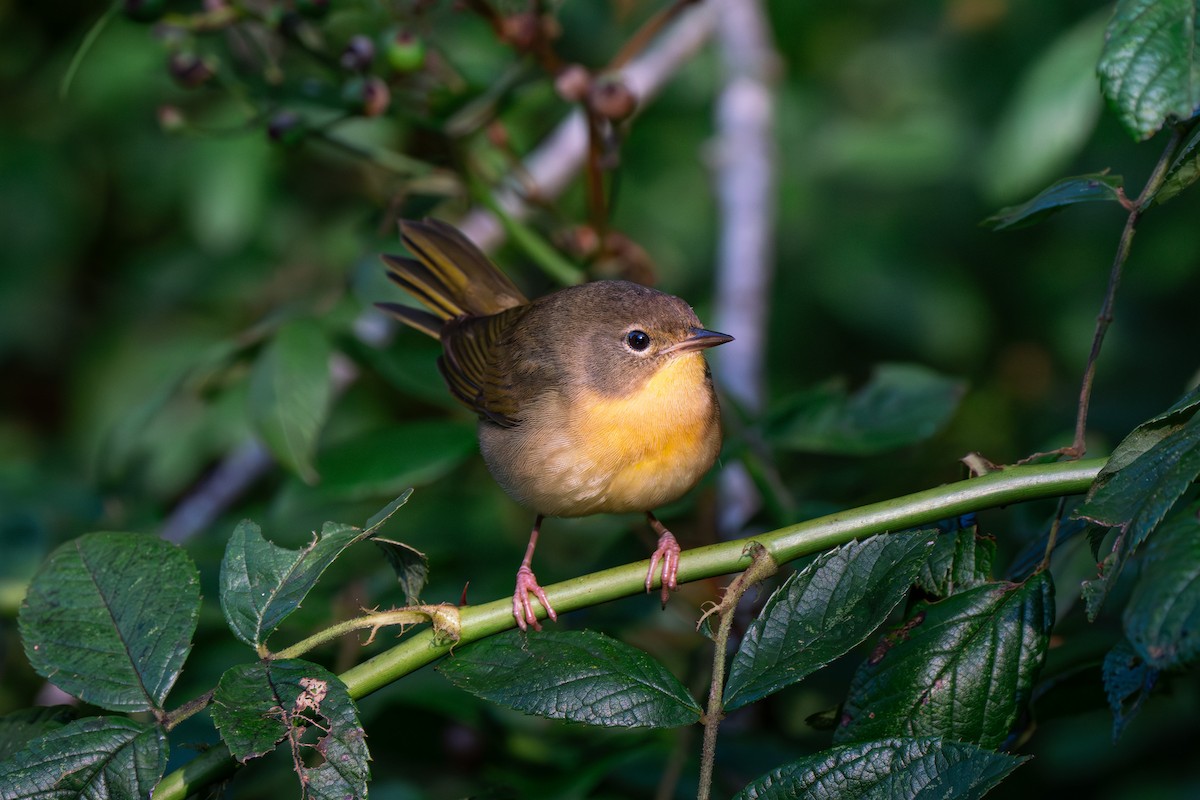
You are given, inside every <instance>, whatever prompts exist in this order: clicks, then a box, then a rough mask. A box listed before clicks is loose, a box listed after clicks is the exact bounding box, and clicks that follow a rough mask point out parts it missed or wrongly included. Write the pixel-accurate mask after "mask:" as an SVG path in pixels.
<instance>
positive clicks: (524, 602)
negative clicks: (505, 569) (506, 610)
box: [513, 564, 558, 631]
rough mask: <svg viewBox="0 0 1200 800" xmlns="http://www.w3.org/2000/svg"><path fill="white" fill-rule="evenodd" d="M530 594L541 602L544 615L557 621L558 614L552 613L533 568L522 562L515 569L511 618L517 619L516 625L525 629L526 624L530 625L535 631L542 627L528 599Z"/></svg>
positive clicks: (552, 610) (531, 602) (552, 609)
mask: <svg viewBox="0 0 1200 800" xmlns="http://www.w3.org/2000/svg"><path fill="white" fill-rule="evenodd" d="M531 594H532V595H533V596H534V597H536V598H537V599H538V602H539V603H541V604H542V608H544V609H546V616H548V617H549V618H550V619H552V620H554V621H556V622H557V621H558V614H555V613H554V608H553V607H552V606H551V605H550V601H549V600H547V599H546V592H545V591H543V590H542V587H541V586H540V585H538V582H537V578H536V577H535V576H534V574H533V570H531V569H530V568H529V567H528V566H526V565H524V564H522V565H521V568H520V569H519V570H517V589H516V591H515V592H513V619H515V620H516V621H517V627H518V628H520V629H521V630H527V629H528V626H530V625H532V626H533V629H534V630H535V631H540V630H541V629H542V626H541V625H539V624H538V620H537V613H536V612H535V611H534V609H533V601H532V600H530V599H529V595H531Z"/></svg>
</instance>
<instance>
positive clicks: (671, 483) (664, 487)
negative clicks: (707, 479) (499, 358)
mask: <svg viewBox="0 0 1200 800" xmlns="http://www.w3.org/2000/svg"><path fill="white" fill-rule="evenodd" d="M541 403H542V404H544V405H542V407H541V408H536V407H535V408H533V409H531V410H530V413H528V414H525V415H523V416H524V417H525V419H524V421H523V422H522V423H521V425H519V426H518V427H515V428H501V427H499V426H496V425H493V424H491V423H481V424H480V430H479V434H480V435H479V439H480V446H481V449H482V451H483V457H484V460H485V461H486V462H487V464H488V468H489V469H490V470H491V472H492V475H493V476H494V477H495V478H496V481H497V482H498V483H499V484H500V485H501V486H502V487H504V489H505V491H506V492H508V494H509V495H510V496H511V497H513V499H515V500H516V501H517V502H519V503H521V504H522V505H525V506H527V507H528V508H530V509H533V510H534V511H536V512H538V513H541V514H546V515H549V516H558V517H578V516H586V515H588V514H597V513H622V512H628V511H649V510H652V509H654V508H657V507H659V506H661V505H663V504H665V503H669V502H671V501H673V500H675V499H676V498H678V497H679V496H680V495H682V494H683V493H684V492H686V491H687V490H688V489H690V488H692V487H693V486H695V485H696V483H697V482H698V481H699V480H700V478H701V477H702V476H703V475H704V473H705V472H706V471H707V470H708V468H709V467H711V466H712V464H713V462H714V461H715V460H716V457H717V454H718V452H719V451H720V447H721V431H720V422H719V417H718V413H717V409H716V398H715V395H714V393H713V390H712V384H711V382H710V381H709V379H708V377H707V374H706V371H705V366H704V360H703V357H702V356H700V355H699V354H698V353H697V354H689V355H687V356H683V357H681V358H679V359H677V360H676V361H674V362H672V363H671V364H668V365H667V366H665V367H664V368H663V369H661V370H660V371H659V372H658V373H656V374H655V376H654V377H653V378H651V379H650V380H649V381H647V383H646V384H645V385H644V386H643V387H642V388H641V389H640V390H639V391H637V392H636V393H634V394H633V395H631V396H629V397H624V398H613V397H608V396H605V395H601V394H584V395H582V396H579V397H577V398H576V399H575V400H574V401H573V402H570V403H567V402H566V401H565V399H564V398H562V397H561V396H558V395H554V396H552V397H546V398H543V399H542V401H541Z"/></svg>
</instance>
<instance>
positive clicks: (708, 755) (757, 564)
mask: <svg viewBox="0 0 1200 800" xmlns="http://www.w3.org/2000/svg"><path fill="white" fill-rule="evenodd" d="M743 552H746V553H749V555H750V566H749V567H747V568H746V571H745V572H743V573H741V574H740V575H738V576H737V577H736V578H734V579H733V581H731V582H730V584H729V587H728V588H727V589H726V590H725V596H724V597H722V598H721V602H720V604H718V605H716V606H713V607H712V608H710V609H709V610H708V611H705V612H704V616H702V617H700V622H704V620H705V618H706V617H709V616H711V615H713V614H716V615H718V617H719V618H720V622H719V623H718V625H717V630H716V633H715V634H714V635H713V651H714V652H713V668H712V684H711V685H710V686H709V690H708V708H707V709H705V712H704V745H703V746H702V747H701V749H700V784H699V785H700V789H699V791H698V792H696V800H708V798H709V796H710V795H711V794H712V778H713V767H714V766H715V765H716V763H717V729H718V728H719V727H720V726H721V720H723V719H724V718H725V708H724V706H723V705H722V703H721V694H722V692H723V691H724V689H725V661H726V658H727V653H726V651H727V650H728V648H729V631H730V629H731V628H732V627H733V619H734V615H735V613H736V612H737V607H738V603H739V602H740V601H741V599H742V598H743V597H744V596H745V594H746V592H747V591H749V590H750V588H751V587H752V586H755V585H757V584H759V583H761V582H762V581H764V580H765V579H767V578H769V577H771V576H772V575H774V574H775V573H776V572H778V571H779V565H778V564H777V563H775V559H774V558H772V557H771V553H770V552H768V550H767V548H765V547H763V546H762V545H761V544H759V543H758V542H750V543H749V544H747V545H746V548H745V550H744V551H743Z"/></svg>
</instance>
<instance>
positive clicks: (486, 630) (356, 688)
mask: <svg viewBox="0 0 1200 800" xmlns="http://www.w3.org/2000/svg"><path fill="white" fill-rule="evenodd" d="M1103 465H1104V460H1103V459H1091V460H1087V461H1066V462H1061V463H1056V464H1038V465H1033V466H1026V467H1008V468H1006V469H1002V470H997V471H995V472H991V473H989V474H987V475H984V476H982V477H979V478H971V479H970V480H966V481H959V482H958V483H954V484H948V485H946V486H939V487H937V488H934V489H927V490H925V491H922V492H916V493H915V494H911V495H908V496H906V497H897V498H893V499H891V500H886V501H883V502H879V503H873V504H871V505H867V506H862V507H860V508H856V509H851V510H847V511H842V512H838V513H836V514H830V515H828V516H825V517H820V518H818V519H811V520H806V521H804V522H798V523H796V524H794V525H789V526H787V527H784V528H780V529H779V530H776V531H772V532H771V533H765V534H761V535H758V536H755V537H754V541H756V542H758V543H759V544H761V545H762V546H763V547H765V548H766V549H767V550H768V551H769V552H770V553H771V557H772V558H773V559H774V560H775V561H776V562H777V563H783V562H785V561H790V560H792V559H795V558H799V557H800V556H803V555H808V554H811V553H816V552H820V551H822V550H825V549H827V548H830V547H835V546H837V545H839V544H844V543H845V542H848V541H850V540H852V539H858V538H862V537H864V536H869V535H871V534H875V533H883V532H886V531H904V530H908V529H910V528H914V527H917V526H920V525H924V524H928V523H930V522H935V521H937V520H939V519H945V518H947V517H954V516H958V515H960V514H965V513H967V512H969V511H979V510H981V509H984V508H994V507H997V506H1006V505H1011V504H1012V503H1017V502H1023V501H1029V500H1036V499H1041V498H1047V497H1059V496H1061V495H1063V494H1078V493H1081V492H1084V491H1086V490H1087V489H1088V487H1089V486H1091V484H1092V482H1093V481H1094V480H1095V478H1096V474H1097V473H1098V472H1099V471H1100V468H1101V467H1102V466H1103ZM898 535H903V534H898ZM745 545H746V542H744V541H741V542H739V541H730V542H719V543H717V544H713V545H709V546H707V547H701V548H697V549H695V550H688V551H684V552H683V553H682V554H681V555H680V560H679V581H680V583H688V582H691V581H697V580H701V579H703V578H710V577H714V576H716V575H724V574H726V573H729V572H732V571H734V570H737V569H740V568H745V567H747V566H749V565H748V564H746V561H747V560H748V559H747V557H746V556H745V555H744V554H743V552H742V551H743V549H744V547H745ZM648 566H649V565H648V563H647V562H646V561H638V562H636V563H633V564H626V565H624V566H621V567H614V568H612V569H608V570H604V571H602V572H597V573H593V574H591V575H583V576H581V577H578V578H574V579H572V580H569V581H564V582H562V583H557V584H552V585H550V586H547V587H545V589H546V594H547V595H548V596H549V597H550V600H551V602H552V603H553V605H554V607H555V608H557V609H558V611H559V613H567V612H569V611H574V610H577V609H581V608H587V607H591V606H595V605H598V604H600V603H604V602H607V601H609V600H615V599H617V598H619V597H632V596H635V595H641V594H642V593H643V592H645V588H646V587H645V581H646V569H647V567H648ZM459 622H460V629H459V630H460V633H461V636H460V639H459V644H460V645H466V644H469V643H471V642H474V641H479V640H481V639H484V638H486V637H488V636H492V635H495V634H497V633H500V632H502V631H506V630H510V629H512V628H513V627H515V625H516V621H515V620H514V619H513V615H512V598H511V597H505V598H501V599H499V600H495V601H493V602H491V603H485V604H483V605H477V606H467V607H466V608H463V609H461V610H460V611H459ZM439 637H440V639H441V640H439ZM445 638H446V637H445V635H444V634H439V633H438V632H436V631H428V630H427V631H420V632H418V633H415V634H413V635H412V636H410V637H408V638H407V639H405V640H404V641H402V642H400V643H399V644H397V645H396V646H395V647H392V648H390V649H389V650H386V651H384V652H382V653H379V654H377V655H375V656H373V657H372V658H370V659H368V660H367V661H364V662H362V663H360V664H358V665H356V666H354V667H351V668H350V669H349V670H347V671H345V672H343V673H341V674H340V675H339V676H338V677H339V678H340V679H341V680H342V682H343V683H344V684H346V689H347V691H348V692H349V693H350V696H351V697H352V698H355V699H358V698H361V697H365V696H366V695H368V694H370V693H372V692H374V691H377V690H379V689H382V688H383V687H384V686H387V685H389V684H391V683H393V682H395V681H397V680H399V679H400V678H402V677H404V676H405V675H408V674H409V673H411V672H413V671H415V670H417V669H419V668H420V667H422V666H424V665H426V664H429V663H430V662H432V661H436V660H437V659H439V658H441V657H442V656H444V655H446V654H447V653H449V652H450V649H451V646H452V645H451V643H449V642H446V641H444V639H445ZM233 768H234V764H233V762H232V761H231V757H230V755H229V748H227V747H226V746H225V745H223V744H222V745H216V746H214V747H213V748H212V749H210V750H207V751H205V752H203V753H201V754H200V755H199V756H197V757H196V758H195V759H194V760H192V761H191V762H189V763H187V764H185V765H183V766H182V767H180V768H179V769H177V770H175V771H174V772H172V773H170V774H169V775H167V776H166V777H165V778H163V779H162V781H160V782H159V784H158V786H157V787H156V788H155V790H154V798H155V800H184V798H186V797H187V796H188V795H189V794H194V793H195V792H197V791H198V790H199V789H200V788H201V787H202V786H204V785H205V784H209V783H212V782H214V781H216V780H219V779H220V778H222V777H224V776H225V775H228V774H229V773H230V772H232V771H233Z"/></svg>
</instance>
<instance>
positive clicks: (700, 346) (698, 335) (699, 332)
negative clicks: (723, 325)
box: [663, 328, 733, 353]
mask: <svg viewBox="0 0 1200 800" xmlns="http://www.w3.org/2000/svg"><path fill="white" fill-rule="evenodd" d="M732 341H733V337H732V336H730V335H729V334H727V333H717V332H716V331H707V330H705V329H704V328H692V329H691V330H690V331H688V336H687V338H686V339H684V340H683V341H682V342H677V343H676V344H673V345H671V346H670V347H668V348H666V349H665V350H664V351H663V352H664V353H688V352H691V351H693V350H707V349H708V348H710V347H716V346H717V345H719V344H725V343H726V342H732Z"/></svg>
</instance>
